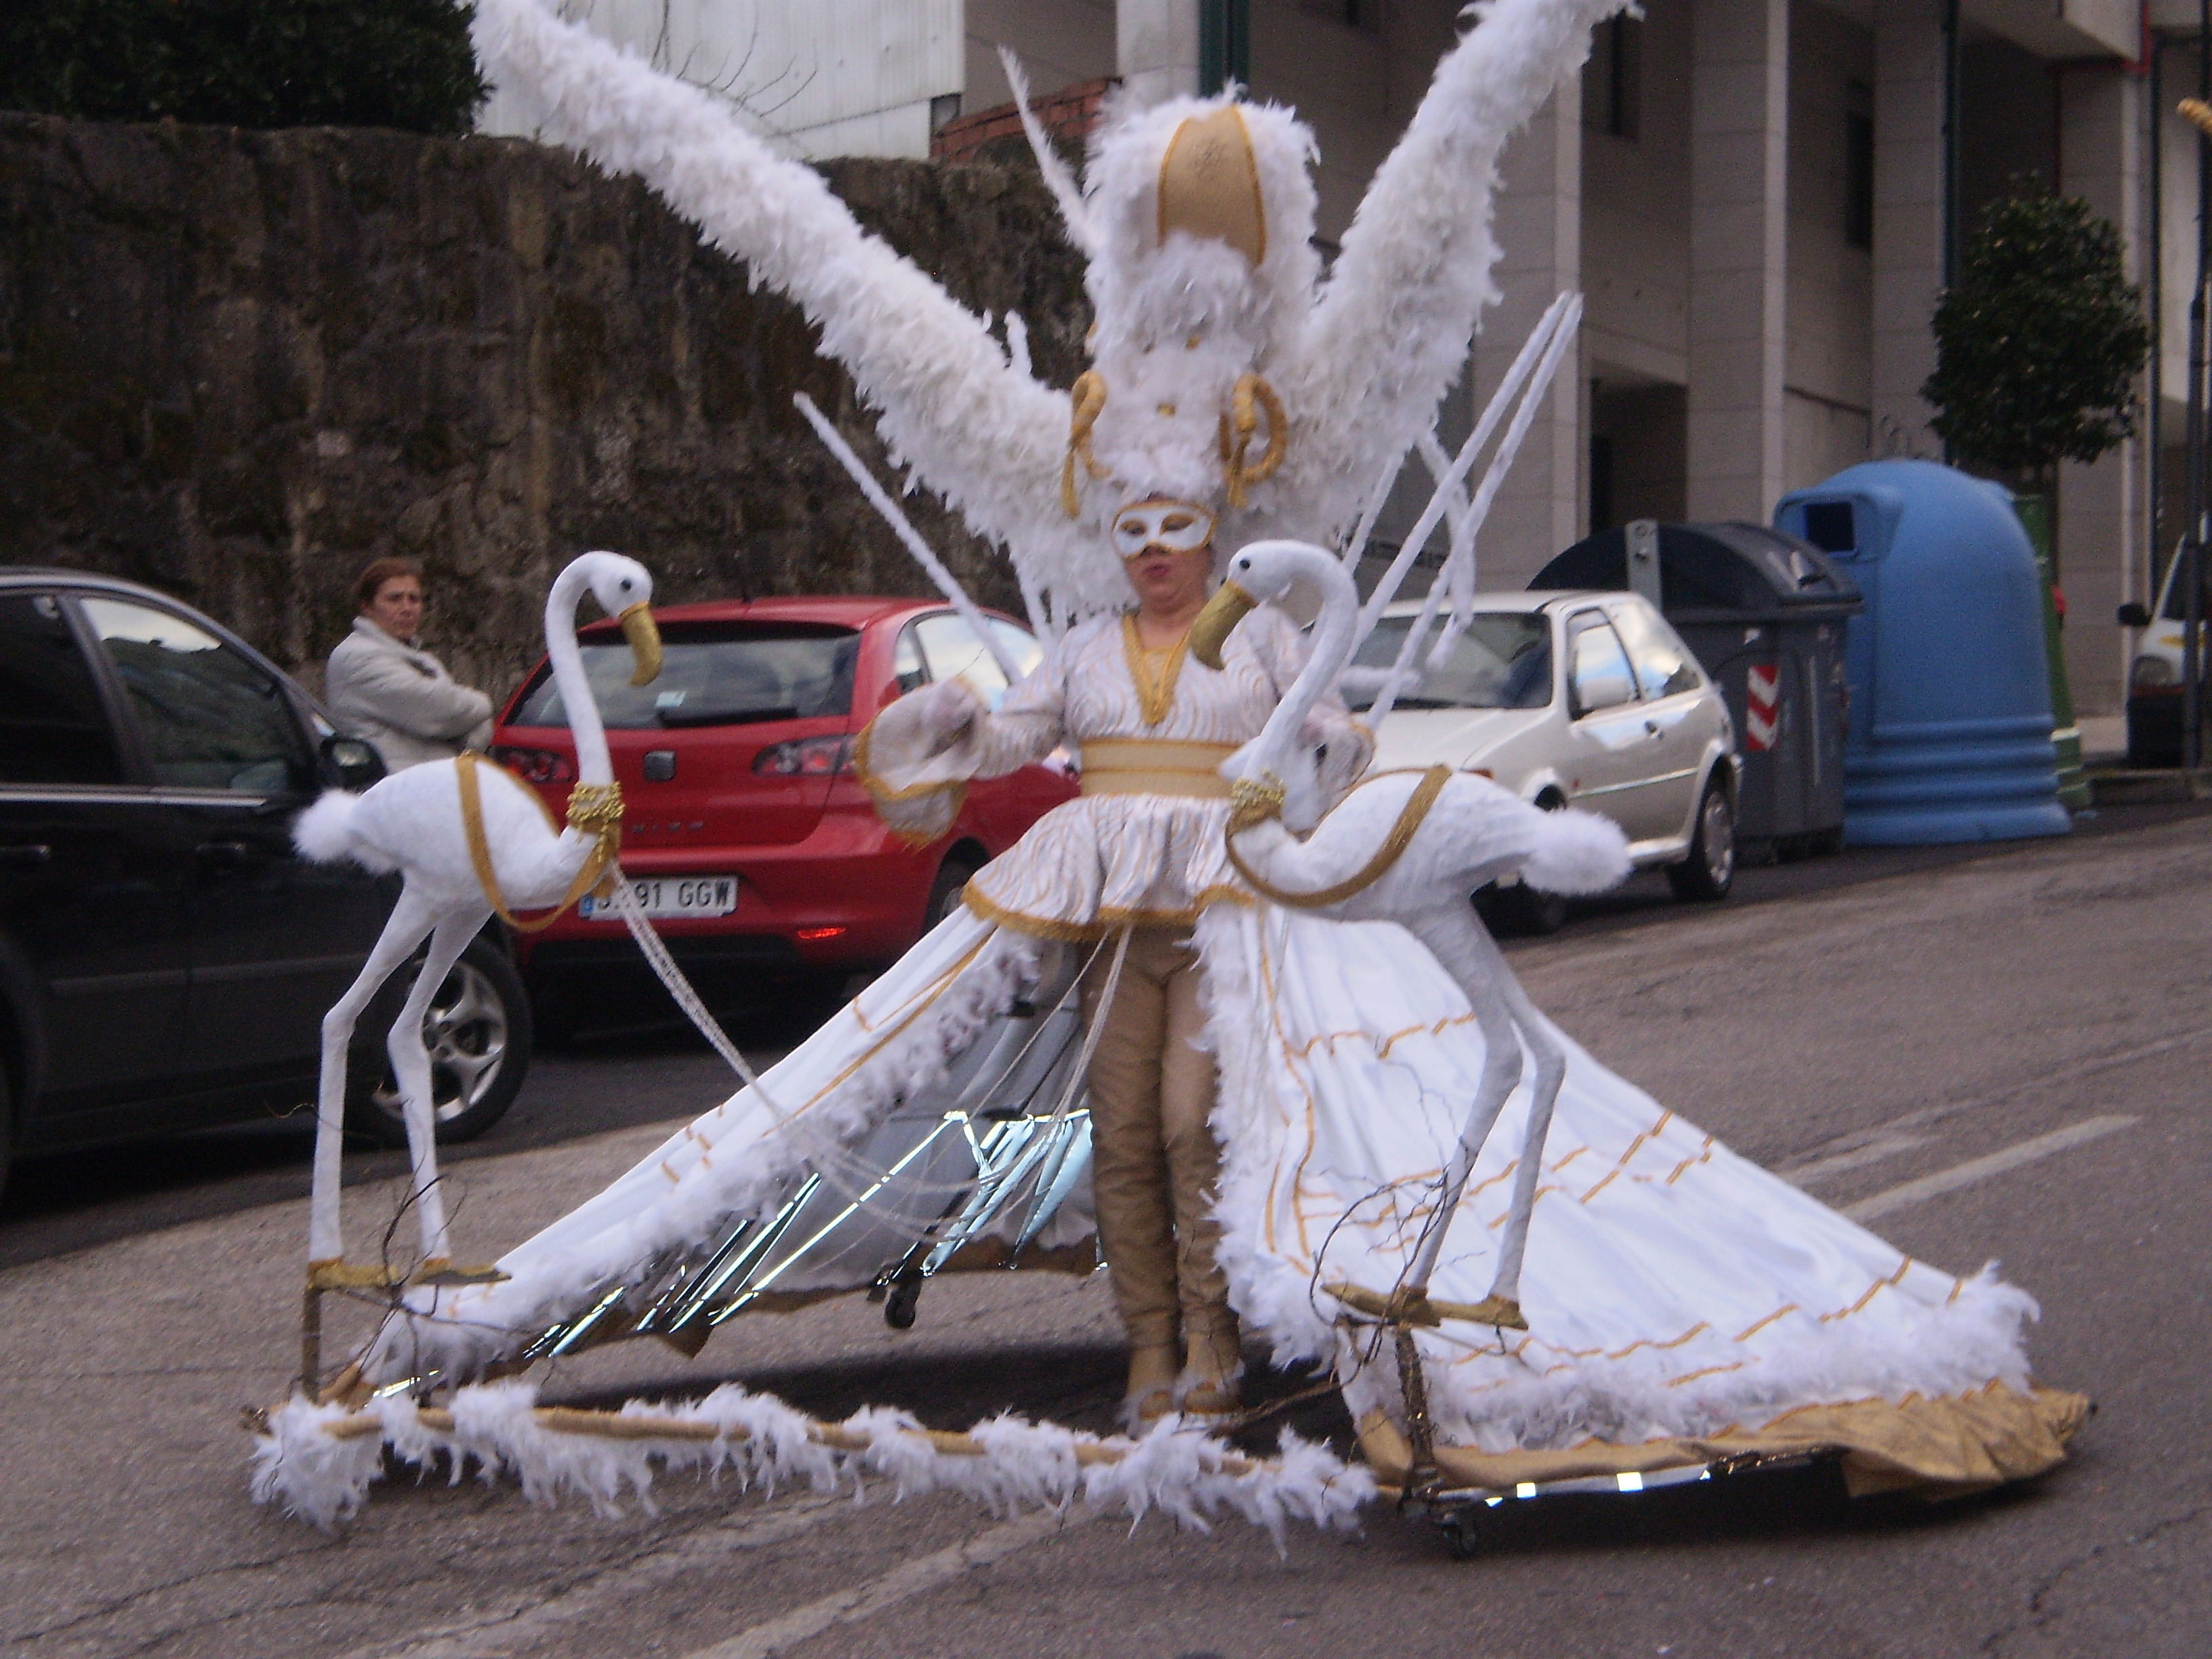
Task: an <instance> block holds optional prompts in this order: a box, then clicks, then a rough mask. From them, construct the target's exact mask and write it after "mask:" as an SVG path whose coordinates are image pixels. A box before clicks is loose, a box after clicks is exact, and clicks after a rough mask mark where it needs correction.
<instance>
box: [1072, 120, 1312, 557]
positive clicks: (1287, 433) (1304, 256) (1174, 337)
mask: <svg viewBox="0 0 2212 1659" xmlns="http://www.w3.org/2000/svg"><path fill="white" fill-rule="evenodd" d="M1313 158H1314V143H1313V135H1312V134H1311V133H1310V132H1309V131H1307V130H1306V129H1305V128H1304V126H1303V125H1300V124H1299V123H1298V121H1297V119H1296V118H1294V117H1293V116H1292V115H1291V113H1290V112H1288V111H1287V110H1283V109H1279V108H1277V107H1275V106H1272V105H1252V104H1246V103H1243V102H1240V101H1238V100H1234V99H1231V98H1229V97H1226V96H1224V97H1220V98H1212V99H1205V100H1199V99H1191V98H1176V99H1172V100H1169V101H1168V102H1166V103H1164V104H1160V105H1157V106H1154V107H1152V108H1151V109H1148V110H1145V111H1142V112H1138V113H1135V114H1133V115H1130V116H1128V117H1127V118H1123V119H1121V120H1118V121H1114V122H1111V123H1109V125H1107V126H1106V127H1105V128H1104V129H1103V131H1101V133H1100V135H1099V137H1098V140H1097V144H1096V145H1095V146H1094V148H1093V149H1092V151H1091V163H1090V166H1089V167H1088V168H1087V169H1086V177H1087V179H1088V183H1089V186H1090V187H1089V191H1088V194H1087V196H1086V198H1085V202H1084V204H1083V211H1084V222H1085V238H1084V240H1085V244H1086V251H1087V252H1089V254H1090V256H1091V259H1090V269H1089V271H1088V275H1087V283H1086V286H1087V287H1088V289H1089V291H1090V295H1091V309H1092V313H1093V317H1094V322H1093V325H1092V331H1091V364H1092V366H1091V368H1090V369H1089V370H1087V371H1086V372H1085V374H1083V376H1082V377H1081V378H1080V379H1079V380H1077V382H1076V384H1075V386H1074V388H1073V392H1072V393H1071V400H1072V403H1073V410H1072V419H1071V424H1070V428H1069V435H1068V453H1067V456H1066V460H1065V462H1064V463H1063V465H1062V468H1061V492H1060V505H1061V507H1062V510H1063V511H1065V512H1066V513H1067V515H1068V516H1069V517H1070V518H1075V517H1078V516H1079V515H1082V508H1083V506H1084V505H1085V503H1088V504H1089V505H1090V506H1091V507H1092V508H1093V509H1096V510H1094V511H1093V512H1092V513H1091V514H1090V515H1089V516H1091V517H1094V518H1097V517H1101V516H1110V515H1111V514H1112V513H1113V512H1114V511H1115V509H1116V508H1117V507H1121V506H1122V505H1123V504H1124V503H1126V502H1128V501H1133V500H1141V499H1144V498H1146V497H1148V496H1158V497H1164V498H1168V499H1171V500H1176V501H1194V502H1197V503H1199V504H1200V505H1201V506H1204V507H1209V508H1211V509H1212V510H1213V511H1214V512H1215V513H1223V512H1225V511H1226V512H1228V513H1242V512H1243V511H1245V510H1247V509H1249V507H1250V506H1251V505H1252V502H1253V500H1254V498H1255V496H1256V495H1262V494H1264V493H1266V492H1267V486H1268V483H1269V481H1270V480H1271V479H1272V478H1273V476H1274V474H1275V473H1276V472H1277V471H1279V469H1280V467H1281V465H1282V464H1283V460H1284V459H1285V455H1286V453H1288V449H1289V446H1290V443H1291V417H1290V415H1289V412H1288V411H1287V410H1285V407H1284V405H1283V402H1282V399H1281V398H1280V396H1279V394H1278V393H1277V392H1275V390H1274V387H1273V385H1272V384H1270V382H1269V380H1268V378H1267V377H1268V375H1269V374H1270V373H1271V372H1273V369H1274V368H1275V360H1276V358H1277V357H1278V356H1279V349H1280V347H1281V345H1282V344H1283V343H1284V342H1285V339H1292V340H1294V339H1295V338H1296V337H1297V334H1298V332H1299V330H1300V327H1301V325H1303V324H1304V321H1305V319H1306V313H1307V312H1308V310H1309V309H1310V307H1311V306H1312V303H1313V294H1314V288H1315V284H1316V277H1317V276H1318V275H1319V261H1318V260H1317V259H1316V257H1315V255H1314V251H1313V221H1314V190H1313V184H1312V180H1311V178H1310V173H1309V171H1308V169H1309V167H1310V165H1311V163H1312V161H1313ZM1100 510H1103V512H1102V511H1100ZM1102 527H1103V526H1102Z"/></svg>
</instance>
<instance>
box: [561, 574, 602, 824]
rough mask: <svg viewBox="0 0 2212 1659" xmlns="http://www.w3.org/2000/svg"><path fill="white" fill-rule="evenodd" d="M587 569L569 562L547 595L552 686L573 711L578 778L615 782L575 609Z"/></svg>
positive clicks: (571, 721)
mask: <svg viewBox="0 0 2212 1659" xmlns="http://www.w3.org/2000/svg"><path fill="white" fill-rule="evenodd" d="M588 585H589V584H588V583H587V582H586V579H585V576H584V573H583V572H581V571H580V570H579V569H577V568H576V567H575V566H574V565H573V564H572V565H570V566H569V567H568V568H567V569H566V570H563V571H562V573H561V574H559V575H558V576H556V577H555V578H554V580H553V591H552V592H550V594H548V595H547V596H546V599H545V655H546V658H547V659H548V660H549V661H550V662H551V663H552V665H553V684H556V685H557V686H559V687H560V688H561V706H562V708H565V709H567V710H568V733H569V735H570V736H571V737H573V738H574V739H575V740H576V776H577V779H578V781H580V782H584V783H612V782H613V781H615V763H614V758H613V757H612V756H611V755H609V754H608V752H607V728H606V726H605V722H603V721H602V720H600V719H599V704H598V702H595V701H594V700H593V699H592V682H591V681H590V679H589V678H586V675H585V673H584V653H583V652H582V651H581V650H580V649H579V648H578V647H577V645H576V607H577V605H580V604H581V603H582V602H583V598H584V594H585V592H586V588H587V586H588Z"/></svg>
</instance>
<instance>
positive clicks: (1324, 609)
mask: <svg viewBox="0 0 2212 1659" xmlns="http://www.w3.org/2000/svg"><path fill="white" fill-rule="evenodd" d="M1283 558H1284V561H1285V562H1286V563H1288V564H1290V565H1291V567H1292V571H1293V574H1294V576H1304V577H1306V578H1307V579H1308V580H1311V581H1312V582H1313V583H1314V584H1315V585H1316V586H1318V587H1319V588H1320V589H1321V595H1322V599H1321V617H1320V619H1319V620H1318V621H1316V623H1314V631H1313V654H1312V655H1311V656H1310V657H1309V658H1308V659H1306V665H1305V667H1304V670H1302V671H1300V673H1299V675H1298V677H1297V679H1295V680H1293V681H1292V682H1291V689H1290V690H1289V691H1288V692H1287V693H1286V694H1285V696H1284V698H1283V700H1282V702H1279V703H1277V704H1276V705H1275V712H1274V713H1273V714H1271V715H1269V716H1268V717H1267V725H1266V726H1263V727H1261V731H1260V737H1259V740H1258V742H1257V743H1256V744H1254V746H1253V747H1254V754H1253V759H1254V761H1255V765H1254V767H1253V768H1252V769H1251V772H1252V775H1258V774H1260V773H1264V772H1273V773H1274V774H1275V775H1276V776H1278V777H1283V776H1286V775H1288V773H1289V765H1290V758H1291V755H1292V754H1293V753H1294V752H1295V751H1296V750H1297V746H1298V733H1299V732H1301V731H1302V730H1303V729H1304V726H1305V723H1306V716H1307V715H1308V714H1311V713H1312V712H1313V706H1314V705H1315V704H1316V702H1320V701H1321V698H1322V693H1323V692H1325V691H1327V690H1328V689H1329V687H1331V686H1332V685H1334V684H1336V681H1337V678H1338V676H1340V675H1341V674H1342V673H1343V672H1344V665H1345V664H1346V663H1347V662H1349V661H1350V660H1351V659H1352V630H1353V629H1354V627H1355V626H1356V625H1357V623H1358V619H1359V593H1358V589H1356V588H1354V587H1353V586H1352V578H1351V576H1350V575H1348V574H1346V571H1345V568H1344V567H1343V565H1341V564H1340V563H1339V562H1337V560H1336V559H1335V557H1334V556H1333V555H1331V554H1328V553H1327V552H1324V551H1323V550H1322V549H1320V548H1317V547H1304V546H1299V547H1294V548H1291V549H1289V550H1286V551H1285V553H1284V555H1283Z"/></svg>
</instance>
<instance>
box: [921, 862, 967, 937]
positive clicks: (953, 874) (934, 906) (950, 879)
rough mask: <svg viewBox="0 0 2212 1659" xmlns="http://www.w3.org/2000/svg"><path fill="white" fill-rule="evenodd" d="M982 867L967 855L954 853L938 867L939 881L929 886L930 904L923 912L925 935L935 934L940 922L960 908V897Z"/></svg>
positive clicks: (922, 920) (922, 928)
mask: <svg viewBox="0 0 2212 1659" xmlns="http://www.w3.org/2000/svg"><path fill="white" fill-rule="evenodd" d="M981 867H982V866H981V864H979V863H978V862H977V861H976V860H975V858H974V857H973V856H972V855H971V854H966V853H954V854H951V856H949V857H948V858H946V860H945V862H944V863H943V864H941V865H939V866H938V870H937V879H936V880H934V881H933V882H931V883H930V884H929V903H928V905H927V908H925V909H924V910H923V912H922V916H921V931H922V932H923V933H933V932H934V931H935V930H936V927H937V924H938V923H939V922H940V921H944V920H945V917H947V916H949V915H951V914H952V913H953V912H954V911H955V910H957V909H958V908H960V896H961V895H962V894H963V893H964V892H966V891H967V890H968V884H969V881H970V880H972V879H973V878H974V877H975V872H976V871H977V870H979V869H981Z"/></svg>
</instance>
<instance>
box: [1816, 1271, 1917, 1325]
mask: <svg viewBox="0 0 2212 1659" xmlns="http://www.w3.org/2000/svg"><path fill="white" fill-rule="evenodd" d="M1911 1269H1912V1258H1911V1256H1909V1255H1908V1256H1906V1257H1905V1260H1904V1261H1900V1262H1899V1263H1898V1264H1897V1271H1896V1272H1895V1273H1892V1274H1891V1275H1890V1276H1889V1277H1888V1278H1887V1279H1875V1282H1874V1283H1873V1284H1871V1285H1868V1286H1867V1293H1866V1294H1865V1295H1864V1296H1863V1297H1860V1298H1859V1299H1858V1300H1857V1301H1856V1302H1854V1303H1852V1304H1851V1305H1850V1307H1848V1308H1838V1309H1837V1310H1836V1311H1835V1312H1833V1313H1824V1314H1822V1315H1821V1316H1820V1322H1821V1323H1822V1324H1823V1325H1825V1324H1826V1323H1828V1322H1830V1321H1831V1320H1835V1319H1849V1318H1850V1316H1852V1315H1853V1314H1855V1313H1857V1312H1858V1311H1859V1310H1861V1309H1862V1308H1863V1307H1865V1306H1866V1304H1868V1303H1869V1302H1871V1301H1873V1300H1874V1299H1875V1297H1877V1296H1879V1295H1881V1292H1882V1291H1886V1290H1889V1289H1891V1288H1893V1287H1894V1286H1895V1285H1899V1284H1902V1283H1903V1282H1904V1279H1905V1274H1906V1273H1910V1272H1911Z"/></svg>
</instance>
